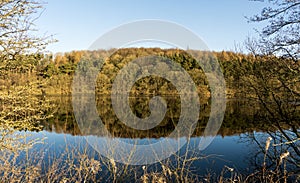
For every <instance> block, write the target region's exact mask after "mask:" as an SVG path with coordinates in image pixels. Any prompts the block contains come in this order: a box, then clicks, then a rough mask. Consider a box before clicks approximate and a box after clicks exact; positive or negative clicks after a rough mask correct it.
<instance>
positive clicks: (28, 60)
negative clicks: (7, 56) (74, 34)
mask: <svg viewBox="0 0 300 183" xmlns="http://www.w3.org/2000/svg"><path fill="white" fill-rule="evenodd" d="M194 52H197V55H199V57H198V58H193V57H192V56H191V55H190V54H188V52H186V51H184V50H179V49H160V48H124V49H119V50H117V51H115V50H108V51H105V50H99V51H73V52H69V53H64V54H62V53H60V54H56V55H51V54H50V55H49V54H33V55H22V56H18V58H17V59H16V58H14V59H13V60H12V61H10V62H8V64H5V65H4V64H1V68H0V73H2V74H1V81H0V82H1V83H2V84H1V87H2V90H9V88H10V87H13V86H22V85H26V83H28V82H32V81H37V82H40V86H39V87H40V89H41V92H42V91H45V92H44V93H43V94H47V95H61V94H63V95H70V94H71V84H72V79H73V74H74V73H75V70H76V68H77V65H78V63H79V62H80V61H82V62H84V64H85V65H82V64H81V65H80V66H79V67H81V68H80V70H82V71H87V72H88V68H90V69H94V68H96V69H99V68H100V67H101V66H100V65H101V63H104V64H103V66H102V68H101V71H100V72H99V75H98V78H97V88H96V89H97V90H96V91H97V93H98V94H108V93H110V90H111V85H112V83H113V81H114V79H115V77H116V74H117V73H118V71H119V70H120V69H122V68H123V67H124V66H125V65H126V64H128V63H129V62H130V61H132V60H135V59H137V58H138V57H146V56H151V55H156V56H159V58H161V59H170V60H172V61H174V62H177V63H179V64H180V65H181V66H182V67H183V68H184V69H185V70H186V71H187V72H188V74H189V75H190V76H191V78H192V79H193V81H194V82H195V84H196V86H197V89H198V93H199V96H200V97H201V98H206V99H207V98H209V85H208V82H207V79H206V76H205V73H204V72H203V70H202V69H201V67H200V65H199V64H198V62H197V59H201V60H204V63H206V62H207V63H208V65H209V67H211V70H214V66H213V65H211V64H210V60H215V59H216V60H217V61H218V62H219V63H220V66H221V69H222V72H223V74H224V78H225V81H226V90H227V91H226V94H227V97H228V98H236V97H242V98H247V97H251V96H253V95H252V94H253V92H254V91H253V89H254V88H253V86H251V83H249V82H248V81H249V80H250V79H253V77H255V76H258V75H259V74H262V73H264V74H265V75H266V76H265V77H266V78H265V81H264V82H267V83H269V84H271V85H274V86H275V85H276V83H277V84H278V83H279V82H280V81H279V80H286V79H289V76H288V73H284V72H285V71H284V70H283V69H282V68H280V64H278V62H283V63H284V64H287V65H289V67H291V68H299V65H300V64H299V62H294V61H291V60H288V59H285V58H279V57H275V56H259V55H253V54H247V55H246V54H241V53H234V52H228V51H222V52H204V51H194ZM110 53H111V55H110ZM88 64H89V65H88ZM146 64H147V63H146ZM150 64H151V61H150V63H149V65H150ZM160 67H161V68H162V72H163V68H164V67H168V66H167V65H166V64H165V65H162V66H160ZM205 67H206V68H207V66H205ZM270 68H272V70H273V71H276V72H272V73H271V75H268V73H267V72H266V71H267V70H268V69H270ZM149 69H151V68H149ZM206 72H207V71H206ZM208 72H209V71H208ZM269 74H270V73H269ZM283 74H285V75H286V78H283V77H284V75H283ZM294 87H298V88H299V86H294ZM175 93H176V90H175V88H174V86H173V85H172V84H171V83H170V82H169V81H167V80H165V79H162V78H157V77H146V78H143V79H141V80H139V81H137V82H136V85H135V86H134V88H133V89H132V92H131V94H132V95H134V96H136V95H151V94H167V95H168V94H175ZM41 94H42V93H41Z"/></svg>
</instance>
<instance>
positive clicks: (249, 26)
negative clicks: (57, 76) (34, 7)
mask: <svg viewBox="0 0 300 183" xmlns="http://www.w3.org/2000/svg"><path fill="white" fill-rule="evenodd" d="M266 5H267V3H265V2H259V1H257V2H253V1H249V0H198V1H197V0H194V1H192V0H187V1H179V0H151V1H150V0H127V1H125V0H107V1H104V0H98V1H96V0H93V1H92V0H86V1H79V0H74V1H71V0H51V1H50V0H49V1H48V2H47V3H46V4H45V11H44V12H43V14H42V15H41V17H40V18H39V19H38V20H37V21H36V25H37V28H38V29H39V33H40V34H44V33H47V34H54V35H55V36H54V37H55V38H56V39H58V40H59V42H57V43H55V44H52V45H50V46H48V49H49V50H50V51H51V52H54V53H55V52H66V51H71V50H84V49H87V48H88V47H89V46H90V45H91V44H92V43H93V42H94V41H95V40H96V39H97V38H99V37H100V36H101V35H102V34H104V33H106V32H108V31H109V30H111V29H113V28H115V27H117V26H119V25H121V24H124V23H129V22H132V21H137V20H143V19H159V20H166V21H172V22H175V23H178V24H180V25H182V26H184V27H186V28H188V29H190V30H191V31H193V32H194V33H196V34H197V35H198V36H199V37H200V38H201V39H202V40H203V41H204V42H205V43H206V44H207V46H208V47H209V48H210V49H211V50H216V51H221V50H233V49H234V43H235V42H236V43H242V42H243V41H244V40H245V39H246V37H247V36H257V33H256V32H255V30H254V28H261V27H262V25H261V24H257V23H255V24H254V23H248V22H247V20H246V18H245V16H251V15H253V14H257V13H259V12H260V11H261V9H262V8H263V7H265V6H266Z"/></svg>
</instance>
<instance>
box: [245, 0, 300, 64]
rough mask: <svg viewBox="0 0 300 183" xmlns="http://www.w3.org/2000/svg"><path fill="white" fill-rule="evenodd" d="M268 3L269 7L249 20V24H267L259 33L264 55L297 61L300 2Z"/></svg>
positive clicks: (299, 46)
mask: <svg viewBox="0 0 300 183" xmlns="http://www.w3.org/2000/svg"><path fill="white" fill-rule="evenodd" d="M255 1H259V0H255ZM260 1H263V0H260ZM268 1H269V2H270V3H271V4H270V6H269V7H265V8H264V9H263V10H262V11H261V13H260V14H258V15H255V16H253V17H251V18H249V21H250V22H268V23H267V26H265V27H264V28H263V29H262V30H261V33H260V34H261V38H262V39H261V43H262V44H261V47H262V49H263V51H264V53H267V54H277V55H280V56H284V57H289V58H293V59H295V60H297V59H299V58H300V32H299V30H300V0H268Z"/></svg>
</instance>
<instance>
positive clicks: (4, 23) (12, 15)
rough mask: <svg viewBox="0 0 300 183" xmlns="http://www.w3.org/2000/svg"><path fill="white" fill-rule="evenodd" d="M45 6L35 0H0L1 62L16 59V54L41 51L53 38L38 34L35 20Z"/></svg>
mask: <svg viewBox="0 0 300 183" xmlns="http://www.w3.org/2000/svg"><path fill="white" fill-rule="evenodd" d="M42 10H43V6H42V4H41V3H40V2H38V1H35V0H0V58H1V62H2V63H5V62H9V61H12V60H15V57H16V55H20V54H25V53H28V52H31V53H34V52H40V51H42V50H44V49H45V48H46V45H47V44H49V43H50V42H51V41H52V39H50V36H45V37H42V36H40V37H39V36H36V35H35V34H34V33H36V31H37V29H35V25H34V22H35V20H36V19H38V18H39V16H40V14H41V12H42Z"/></svg>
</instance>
